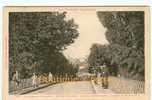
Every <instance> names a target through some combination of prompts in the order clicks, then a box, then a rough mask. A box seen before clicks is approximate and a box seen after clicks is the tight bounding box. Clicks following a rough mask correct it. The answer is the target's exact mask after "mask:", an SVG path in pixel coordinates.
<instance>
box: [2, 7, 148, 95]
mask: <svg viewBox="0 0 152 100" xmlns="http://www.w3.org/2000/svg"><path fill="white" fill-rule="evenodd" d="M6 8H7V7H6ZM8 8H11V7H8ZM12 8H13V7H12ZM16 8H17V9H16ZM16 8H15V9H14V10H13V9H11V10H10V9H7V13H6V14H5V15H7V21H6V23H7V28H6V29H7V31H5V32H6V33H7V32H8V33H7V34H6V35H4V36H6V38H5V39H6V40H4V41H5V42H7V43H6V45H4V46H6V48H7V50H6V52H5V54H6V55H7V56H6V57H5V58H6V62H7V63H8V65H7V66H6V67H7V70H6V69H5V68H4V70H5V71H4V72H7V73H5V75H6V74H7V75H6V76H5V78H6V80H8V83H7V84H8V86H6V87H8V88H7V89H8V90H7V92H8V95H11V96H15V95H19V96H28V95H30V96H31V95H34V96H40V95H47V96H51V95H56V96H58V95H79V94H80V95H90V94H91V95H97V94H99V95H101V96H102V95H120V94H122V95H123V94H125V95H144V94H146V93H147V91H148V90H147V88H149V87H148V86H146V84H147V85H148V83H147V82H148V81H147V79H148V74H146V73H148V71H146V69H147V70H148V69H149V65H148V62H146V59H149V58H148V57H147V56H148V55H149V54H148V53H147V47H148V46H147V45H148V44H146V43H147V41H146V39H145V38H146V37H147V34H149V33H148V30H147V28H146V26H145V25H147V24H145V23H147V20H146V18H147V12H146V10H145V9H143V8H146V7H137V8H136V7H132V8H133V9H129V8H131V7H124V8H125V9H126V10H122V9H121V8H123V7H121V8H119V7H113V8H112V7H47V9H45V8H43V7H42V9H44V10H40V7H37V8H38V9H37V8H35V9H34V7H16ZM20 8H21V9H20ZM32 8H33V9H32ZM103 8H106V9H103ZM115 8H116V10H114V9H115ZM138 8H139V9H138ZM141 8H142V9H141ZM30 9H31V10H30ZM107 9H109V10H107ZM24 10H25V11H24ZM147 27H148V26H147ZM147 40H148V38H147ZM5 54H4V56H5ZM147 54H148V55H147Z"/></svg>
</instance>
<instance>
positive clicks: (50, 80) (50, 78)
mask: <svg viewBox="0 0 152 100" xmlns="http://www.w3.org/2000/svg"><path fill="white" fill-rule="evenodd" d="M49 82H52V73H51V72H49Z"/></svg>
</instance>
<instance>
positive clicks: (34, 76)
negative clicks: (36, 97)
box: [32, 73, 37, 88]
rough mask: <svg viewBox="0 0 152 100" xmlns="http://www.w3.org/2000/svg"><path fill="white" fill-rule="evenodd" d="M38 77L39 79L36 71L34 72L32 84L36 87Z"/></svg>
mask: <svg viewBox="0 0 152 100" xmlns="http://www.w3.org/2000/svg"><path fill="white" fill-rule="evenodd" d="M36 79H37V76H36V75H35V73H33V76H32V86H33V87H34V88H36V85H37V84H36Z"/></svg>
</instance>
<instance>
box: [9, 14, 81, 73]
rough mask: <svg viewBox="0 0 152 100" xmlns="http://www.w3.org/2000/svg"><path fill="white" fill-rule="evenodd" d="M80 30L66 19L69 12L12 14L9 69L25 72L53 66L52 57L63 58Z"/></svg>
mask: <svg viewBox="0 0 152 100" xmlns="http://www.w3.org/2000/svg"><path fill="white" fill-rule="evenodd" d="M77 28H78V25H76V24H75V23H74V20H73V19H67V18H66V12H10V13H9V47H10V48H9V61H10V67H11V68H12V67H13V68H14V69H15V70H19V71H20V70H22V68H23V66H24V67H25V69H31V68H34V67H35V66H42V64H47V67H50V66H49V63H50V62H51V59H50V58H51V56H55V55H57V54H59V55H62V53H61V52H62V51H63V50H64V49H66V47H67V46H68V45H70V44H71V43H73V42H74V39H76V38H77V37H78V35H79V33H78V31H77ZM63 56H64V55H63ZM62 58H63V59H66V58H65V57H62ZM52 61H53V60H52ZM52 63H55V61H54V62H52ZM11 68H10V69H11Z"/></svg>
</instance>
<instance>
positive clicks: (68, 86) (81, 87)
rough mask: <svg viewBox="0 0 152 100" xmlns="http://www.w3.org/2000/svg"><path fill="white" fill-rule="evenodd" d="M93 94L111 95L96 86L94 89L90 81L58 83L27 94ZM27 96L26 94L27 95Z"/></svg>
mask: <svg viewBox="0 0 152 100" xmlns="http://www.w3.org/2000/svg"><path fill="white" fill-rule="evenodd" d="M95 93H101V94H104V93H108V94H109V93H113V92H112V91H111V90H109V89H102V87H101V86H97V87H96V88H94V87H93V85H92V84H91V82H90V81H79V82H66V83H60V84H56V85H52V86H49V87H46V88H43V89H40V90H37V91H34V92H31V93H29V94H34V95H38V94H41V95H43V94H45V95H51V94H56V95H57V94H95ZM27 95H28V94H27Z"/></svg>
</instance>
